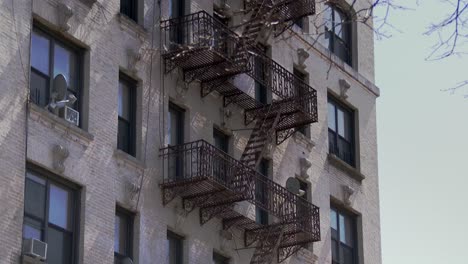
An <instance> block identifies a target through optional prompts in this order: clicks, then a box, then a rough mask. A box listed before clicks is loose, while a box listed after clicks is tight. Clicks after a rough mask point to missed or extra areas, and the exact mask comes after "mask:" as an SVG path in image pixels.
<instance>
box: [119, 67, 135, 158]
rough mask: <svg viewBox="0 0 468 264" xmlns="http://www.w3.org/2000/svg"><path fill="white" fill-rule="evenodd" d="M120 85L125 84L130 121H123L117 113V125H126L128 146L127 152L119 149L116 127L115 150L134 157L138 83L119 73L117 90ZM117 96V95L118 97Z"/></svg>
mask: <svg viewBox="0 0 468 264" xmlns="http://www.w3.org/2000/svg"><path fill="white" fill-rule="evenodd" d="M121 83H123V84H125V86H127V88H128V91H129V92H128V95H129V98H128V100H129V102H128V105H129V119H130V120H125V119H124V118H123V117H121V116H120V115H119V113H118V111H117V119H118V123H119V122H120V121H122V122H125V123H126V124H127V125H128V130H129V131H127V132H128V138H127V144H128V151H126V150H124V149H122V148H120V147H119V132H120V129H119V126H118V125H117V148H118V149H120V150H122V151H124V152H125V153H128V154H129V155H131V156H134V157H136V135H137V130H136V117H137V92H138V91H137V87H138V82H137V81H136V80H134V79H132V78H131V77H129V76H128V75H126V74H124V73H122V72H120V73H119V88H120V85H121ZM118 96H119V95H118ZM119 100H120V98H118V100H117V102H119Z"/></svg>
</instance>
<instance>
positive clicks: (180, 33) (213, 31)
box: [161, 11, 239, 58]
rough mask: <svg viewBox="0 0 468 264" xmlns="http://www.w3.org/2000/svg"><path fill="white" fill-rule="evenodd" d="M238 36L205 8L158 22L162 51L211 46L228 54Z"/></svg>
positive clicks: (164, 52)
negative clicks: (204, 9)
mask: <svg viewBox="0 0 468 264" xmlns="http://www.w3.org/2000/svg"><path fill="white" fill-rule="evenodd" d="M238 43H239V36H238V35H237V34H236V33H234V32H233V31H231V30H230V29H229V28H228V27H227V26H226V25H224V24H223V23H221V22H220V21H218V20H216V19H215V18H214V17H212V16H211V15H209V14H208V13H207V12H205V11H199V12H196V13H193V14H189V15H186V16H181V17H177V18H172V19H169V20H164V21H161V44H162V54H163V56H164V55H167V54H170V53H177V52H182V51H190V50H194V49H197V48H207V49H212V50H214V51H216V52H218V53H219V54H222V55H224V56H226V57H227V58H230V57H232V55H233V54H234V51H235V50H236V45H237V44H238Z"/></svg>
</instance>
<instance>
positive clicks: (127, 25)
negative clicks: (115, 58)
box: [117, 13, 148, 40]
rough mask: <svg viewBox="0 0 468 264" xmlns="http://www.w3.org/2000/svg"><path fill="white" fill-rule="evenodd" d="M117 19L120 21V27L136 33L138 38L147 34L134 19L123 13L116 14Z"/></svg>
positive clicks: (142, 37) (143, 37) (145, 36)
mask: <svg viewBox="0 0 468 264" xmlns="http://www.w3.org/2000/svg"><path fill="white" fill-rule="evenodd" d="M117 20H118V21H119V23H120V28H121V29H123V30H125V31H129V32H130V33H136V36H137V37H138V38H139V39H142V40H143V39H145V38H147V36H148V31H147V30H146V29H145V28H144V27H143V26H142V25H140V24H138V23H137V22H136V21H135V20H133V19H131V18H129V17H127V16H126V15H123V14H121V13H119V14H117Z"/></svg>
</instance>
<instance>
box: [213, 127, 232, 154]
mask: <svg viewBox="0 0 468 264" xmlns="http://www.w3.org/2000/svg"><path fill="white" fill-rule="evenodd" d="M213 138H214V143H215V146H216V147H217V148H219V149H220V150H222V151H224V152H226V153H229V136H228V135H226V134H224V133H223V132H221V131H220V130H219V129H216V128H215V129H213Z"/></svg>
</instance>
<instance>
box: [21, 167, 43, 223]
mask: <svg viewBox="0 0 468 264" xmlns="http://www.w3.org/2000/svg"><path fill="white" fill-rule="evenodd" d="M32 177H34V178H32ZM24 196H25V197H24V212H25V213H26V214H27V215H30V216H35V217H37V218H39V219H44V218H45V205H46V186H45V181H44V180H42V179H40V178H38V177H36V176H33V175H31V176H29V177H28V178H26V189H25V194H24Z"/></svg>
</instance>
